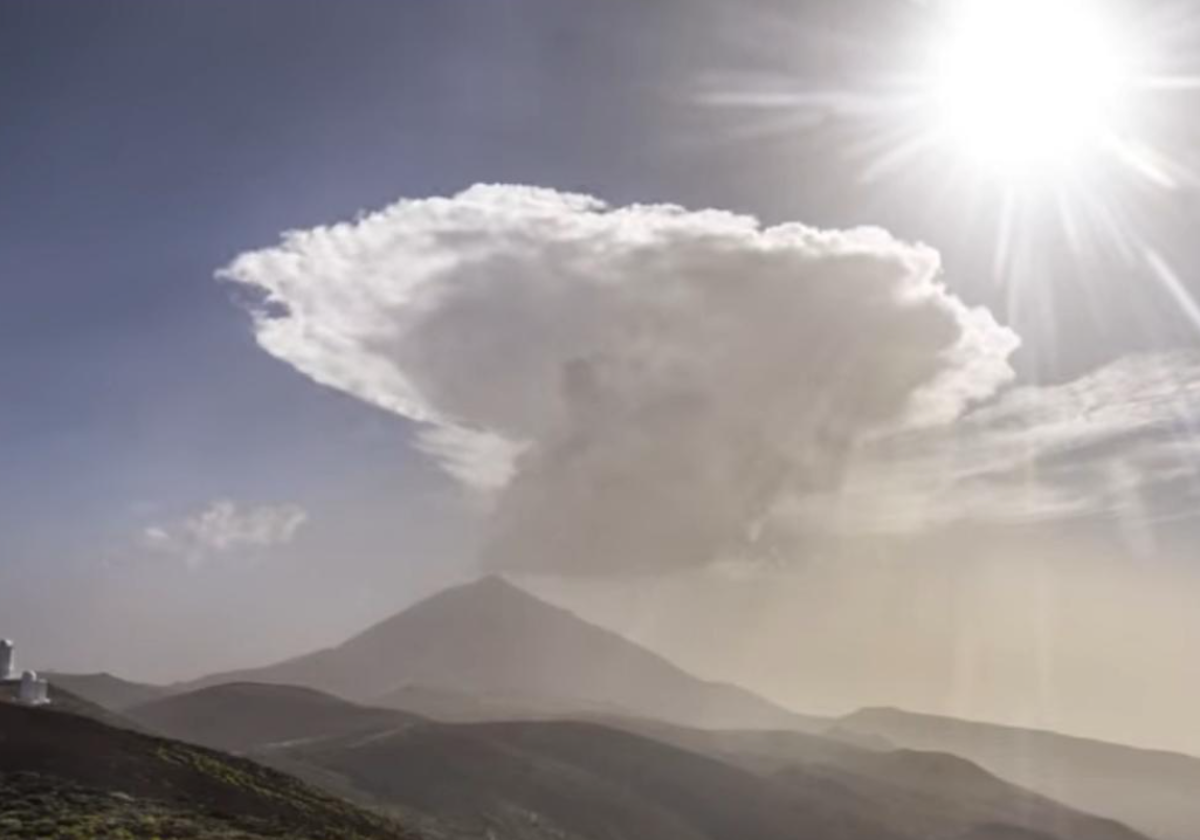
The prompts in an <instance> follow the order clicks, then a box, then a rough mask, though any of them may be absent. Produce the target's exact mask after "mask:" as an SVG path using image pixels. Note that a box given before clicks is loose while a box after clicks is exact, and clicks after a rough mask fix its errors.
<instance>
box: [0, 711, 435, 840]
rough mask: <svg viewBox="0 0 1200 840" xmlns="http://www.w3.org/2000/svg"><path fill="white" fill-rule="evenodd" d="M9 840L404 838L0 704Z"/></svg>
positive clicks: (234, 764)
mask: <svg viewBox="0 0 1200 840" xmlns="http://www.w3.org/2000/svg"><path fill="white" fill-rule="evenodd" d="M0 837H3V838H5V840H9V838H12V839H13V840H24V838H31V840H32V838H37V840H51V839H52V838H63V840H82V838H87V840H93V839H94V840H108V838H112V839H113V840H128V839H129V838H157V840H176V838H178V840H183V838H221V839H222V840H256V838H268V837H269V838H276V840H412V837H413V835H412V834H410V833H409V832H407V831H404V830H402V829H400V828H399V827H398V826H397V825H396V824H394V823H392V822H389V821H386V820H384V819H383V818H381V817H378V816H375V815H373V814H370V813H368V812H366V811H363V810H361V809H358V808H355V807H354V806H351V805H350V804H348V803H345V802H342V801H340V800H338V799H334V798H333V797H330V796H328V795H326V794H323V793H320V792H318V791H316V790H314V789H313V788H311V787H309V786H308V785H305V784H304V783H302V782H300V781H298V780H296V779H293V778H291V777H289V776H287V775H284V774H282V773H280V772H278V771H275V770H270V769H268V768H266V767H262V766H261V765H259V764H256V763H254V762H252V761H248V760H245V759H238V758H234V757H232V756H227V755H224V754H222V753H218V752H214V751H212V750H207V749H203V748H199V747H192V746H189V745H186V744H182V743H178V742H175V741H168V740H164V739H161V738H152V737H149V736H146V735H141V734H138V733H136V732H131V731H128V730H122V729H117V728H114V727H110V726H107V725H105V724H103V723H100V722H98V721H95V720H89V719H86V718H82V717H78V716H75V715H72V714H66V713H63V712H57V711H52V710H49V709H28V708H23V707H18V706H13V705H11V704H6V703H0Z"/></svg>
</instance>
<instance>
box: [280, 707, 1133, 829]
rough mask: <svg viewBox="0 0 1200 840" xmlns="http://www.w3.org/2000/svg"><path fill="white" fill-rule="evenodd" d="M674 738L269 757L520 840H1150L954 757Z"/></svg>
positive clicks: (416, 743) (465, 738) (382, 738)
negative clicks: (786, 750) (788, 750)
mask: <svg viewBox="0 0 1200 840" xmlns="http://www.w3.org/2000/svg"><path fill="white" fill-rule="evenodd" d="M647 725H648V726H656V727H657V724H647ZM675 732H676V733H677V734H676V735H675V736H674V737H675V739H676V740H678V741H680V744H682V746H681V745H678V744H671V743H667V742H666V741H665V740H659V739H655V738H650V737H644V736H642V735H640V734H635V733H633V732H628V731H621V730H617V729H613V728H610V727H606V726H601V725H597V724H589V723H579V722H569V721H557V722H545V721H543V722H520V723H493V724H475V725H443V724H417V725H413V726H409V727H406V728H403V729H401V730H392V731H382V732H378V733H373V734H366V735H358V736H353V737H346V738H333V739H326V740H322V741H314V742H310V743H306V744H302V745H298V746H295V747H293V748H285V749H283V750H280V751H275V752H272V753H271V754H270V755H268V756H265V758H266V759H267V760H274V761H278V762H280V763H281V764H282V766H285V767H287V768H288V769H289V770H294V771H295V772H298V773H300V774H301V775H303V776H305V777H306V778H310V779H313V780H314V781H317V782H319V783H321V784H324V785H327V786H330V787H331V788H332V789H334V790H337V791H339V792H341V793H344V794H346V795H349V796H353V797H356V798H360V799H362V800H363V801H367V802H371V803H373V804H376V805H382V806H387V807H390V808H392V809H395V810H396V812H397V813H398V814H402V815H404V816H405V818H406V821H411V822H412V824H415V825H420V824H421V821H422V820H429V821H432V823H433V824H437V825H443V826H444V825H453V826H455V827H456V828H458V829H459V830H460V831H463V832H466V833H486V832H487V831H489V830H490V831H493V832H495V834H496V836H502V837H506V838H514V840H549V838H559V840H562V838H570V840H585V838H586V839H587V840H595V838H604V840H643V838H653V840H702V838H703V840H725V838H735V837H748V838H755V840H813V838H820V840H930V839H931V838H936V840H959V838H961V837H973V838H978V840H984V838H989V840H990V838H996V840H1000V838H1014V840H1015V838H1029V839H1030V840H1031V839H1032V838H1035V837H1036V838H1039V840H1144V838H1143V837H1142V836H1141V835H1139V834H1137V833H1135V832H1133V831H1130V830H1128V829H1126V828H1124V827H1122V826H1120V825H1117V824H1115V823H1112V822H1109V821H1105V820H1100V819H1095V818H1092V817H1089V816H1087V815H1084V814H1079V813H1076V812H1074V811H1071V810H1070V809H1068V808H1065V807H1062V806H1060V805H1057V804H1056V803H1053V802H1050V801H1048V800H1045V799H1043V798H1042V797H1038V796H1035V795H1033V794H1030V793H1028V792H1026V791H1022V790H1019V789H1016V788H1014V787H1012V786H1011V785H1007V784H1005V783H1004V782H1001V781H1000V780H999V779H996V778H994V777H992V776H990V775H989V774H987V773H985V772H984V771H982V770H980V769H979V768H977V767H974V766H973V765H969V764H968V763H967V762H964V761H962V760H961V759H954V758H952V757H950V756H933V757H931V756H909V755H907V754H874V753H870V752H867V751H863V750H857V749H855V748H852V747H846V746H845V745H838V744H836V743H830V744H825V743H821V740H822V739H817V738H812V737H811V736H798V740H796V741H794V742H793V743H792V748H793V754H792V755H791V756H790V757H786V756H784V755H783V753H782V752H781V751H779V750H774V749H771V748H769V747H767V745H766V740H767V739H766V738H764V737H763V736H762V735H761V734H760V733H745V734H744V736H743V735H742V734H739V733H705V732H700V731H692V732H690V733H684V732H683V730H675ZM680 733H682V734H680ZM658 734H659V737H660V738H662V737H665V736H666V735H667V733H666V731H665V729H664V728H660V729H659V733H658ZM710 736H711V737H712V738H713V739H714V740H713V741H712V742H711V743H710V744H709V746H712V747H713V753H714V754H705V753H703V752H701V751H698V750H703V749H704V747H705V745H706V742H705V738H707V737H710ZM742 737H745V738H746V739H748V745H747V747H746V752H747V754H748V757H747V758H746V759H745V760H744V761H742V760H740V759H739V757H738V742H739V740H740V739H741V738H742ZM718 755H719V756H720V757H718ZM856 765H857V766H856ZM963 765H965V767H964V766H963ZM778 767H783V769H781V770H778V771H777V772H771V771H772V769H774V768H778Z"/></svg>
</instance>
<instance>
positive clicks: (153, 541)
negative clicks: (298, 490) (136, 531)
mask: <svg viewBox="0 0 1200 840" xmlns="http://www.w3.org/2000/svg"><path fill="white" fill-rule="evenodd" d="M307 520H308V513H307V512H306V511H305V510H304V508H302V507H300V506H299V505H294V504H281V505H257V506H240V505H238V504H237V503H236V502H233V501H230V500H228V499H219V500H217V501H214V502H212V503H211V504H209V505H208V506H207V507H206V508H204V509H203V510H201V511H197V512H196V513H193V514H191V515H188V516H185V517H183V518H182V519H180V520H178V521H175V522H172V523H167V524H155V525H149V526H147V527H145V528H144V529H143V530H142V533H141V543H142V545H143V546H144V547H145V548H147V549H149V550H151V551H155V552H159V553H164V554H173V555H178V556H180V557H183V558H185V559H186V560H187V562H188V564H189V565H200V564H202V563H203V562H205V561H206V560H208V559H210V558H212V557H214V556H219V555H230V554H236V553H250V554H253V553H256V552H259V551H263V550H266V549H270V548H273V547H276V546H280V545H286V544H287V543H290V542H291V541H292V540H293V538H294V537H295V536H296V533H297V531H299V530H300V528H301V526H303V525H304V523H305V522H306V521H307Z"/></svg>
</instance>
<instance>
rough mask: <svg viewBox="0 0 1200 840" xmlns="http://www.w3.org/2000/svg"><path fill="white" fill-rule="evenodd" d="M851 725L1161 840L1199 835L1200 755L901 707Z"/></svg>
mask: <svg viewBox="0 0 1200 840" xmlns="http://www.w3.org/2000/svg"><path fill="white" fill-rule="evenodd" d="M840 725H841V726H842V727H844V728H847V729H850V730H853V731H858V732H862V733H865V734H870V735H878V736H882V737H884V738H886V739H888V740H889V741H891V742H892V743H894V744H897V745H900V746H904V747H908V748H911V749H915V750H936V751H940V752H950V753H954V754H956V755H960V756H962V757H964V758H967V759H969V760H971V761H973V762H975V763H977V764H979V765H980V766H982V767H984V768H985V769H987V770H989V771H990V772H992V773H994V774H996V775H997V776H999V777H1001V778H1003V779H1006V780H1008V781H1010V782H1012V783H1014V784H1017V785H1020V786H1022V787H1026V788H1029V789H1030V790H1034V791H1037V792H1038V793H1041V794H1043V795H1045V796H1048V797H1050V798H1051V799H1054V800H1057V801H1059V802H1063V803H1066V804H1067V805H1070V806H1072V807H1075V808H1079V809H1081V810H1084V811H1088V812H1090V813H1093V814H1100V815H1103V816H1106V817H1111V818H1113V819H1116V820H1120V821H1121V822H1123V823H1125V824H1126V825H1129V826H1131V827H1133V828H1135V829H1137V830H1138V831H1141V832H1142V833H1144V834H1147V835H1149V836H1151V837H1154V838H1156V840H1196V837H1197V836H1200V759H1196V758H1192V757H1190V756H1185V755H1179V754H1175V753H1169V752H1160V751H1155V750H1143V749H1136V748H1133V747H1127V746H1121V745H1118V744H1109V743H1104V742H1100V741H1093V740H1088V739H1085V738H1074V737H1069V736H1065V735H1059V734H1057V733H1053V732H1044V731H1035V730H1028V729H1020V728H1016V727H1008V726H997V725H994V724H984V723H974V722H970V721H962V720H955V719H952V718H944V717H938V716H934V715H920V714H913V713H910V712H904V711H900V710H897V709H865V710H862V711H859V712H856V713H854V714H852V715H849V716H848V717H846V718H844V719H842V721H841V722H840Z"/></svg>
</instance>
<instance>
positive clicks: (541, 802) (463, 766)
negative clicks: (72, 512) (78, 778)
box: [60, 578, 1200, 840]
mask: <svg viewBox="0 0 1200 840" xmlns="http://www.w3.org/2000/svg"><path fill="white" fill-rule="evenodd" d="M60 679H61V680H62V681H63V684H64V685H65V684H70V685H72V686H73V687H75V688H76V689H77V690H79V691H80V692H81V693H83V694H85V696H86V694H87V691H88V690H89V689H90V690H92V691H93V692H94V697H95V699H97V701H98V702H100V703H101V704H102V705H107V706H109V708H114V709H120V710H121V712H122V714H123V716H124V719H125V720H128V721H129V722H130V723H131V724H132V725H135V726H138V727H141V728H142V729H144V730H150V731H155V732H159V733H162V734H164V735H168V736H170V737H174V738H179V739H182V740H184V741H188V742H191V743H195V744H199V745H202V746H205V747H210V748H217V749H222V750H229V751H234V752H238V753H242V754H245V755H248V756H251V757H254V758H256V759H258V760H260V761H263V762H266V763H269V764H271V765H272V766H274V767H276V768H279V769H282V770H285V771H286V772H288V773H291V774H294V775H297V776H300V777H301V778H303V779H305V780H307V781H308V782H310V783H312V784H315V785H317V786H320V787H323V788H325V789H326V790H327V791H330V792H332V793H335V794H337V795H339V796H343V797H348V798H351V799H353V800H355V801H357V802H358V803H360V804H363V805H367V806H370V807H373V808H381V809H383V810H385V811H386V812H387V813H390V814H392V815H394V816H398V817H399V818H400V819H401V821H402V822H403V823H404V824H406V825H409V826H414V827H417V828H419V829H420V830H422V831H424V832H426V833H428V834H429V835H430V836H434V837H438V836H440V837H447V838H452V837H454V838H456V837H466V836H479V835H480V834H481V833H483V832H486V831H489V830H490V831H494V832H497V833H498V834H497V836H504V837H512V838H518V840H549V839H550V838H558V840H563V838H567V840H591V838H605V840H642V838H646V839H647V840H654V839H655V838H662V839H663V840H701V838H706V839H709V838H710V839H711V840H724V838H728V837H754V838H756V840H793V838H794V840H801V838H803V840H810V838H837V839H838V840H929V839H930V838H934V840H1141V838H1146V837H1148V838H1153V840H1194V837H1192V836H1191V834H1190V833H1189V829H1188V826H1191V825H1198V824H1200V813H1198V812H1197V810H1196V805H1195V802H1196V801H1197V798H1196V797H1195V796H1194V795H1193V794H1194V793H1195V791H1200V784H1198V780H1200V775H1198V774H1197V773H1196V769H1197V767H1200V760H1196V759H1189V758H1186V757H1183V756H1175V755H1170V754H1163V753H1155V752H1152V751H1145V750H1137V749H1133V748H1127V747H1119V746H1115V745H1105V744H1098V743H1096V742H1088V741H1083V740H1081V739H1069V738H1064V737H1062V736H1056V735H1051V734H1049V733H1028V732H1025V731H1023V730H1010V729H1004V728H1002V727H986V726H982V725H976V724H969V723H965V722H960V721H950V720H945V719H935V718H928V717H924V716H915V715H907V714H905V713H901V712H894V711H884V710H868V711H863V712H860V713H856V714H853V715H849V716H847V717H845V718H842V719H836V720H834V719H828V720H823V719H820V718H813V717H808V716H804V715H801V714H797V713H794V712H791V711H789V710H787V709H783V708H780V707H778V706H775V705H773V704H771V703H769V702H768V701H766V700H764V699H762V698H759V697H757V696H755V695H753V694H752V693H749V692H746V691H743V690H741V689H738V688H736V687H733V686H729V685H723V684H718V683H710V682H705V681H703V680H700V679H697V678H695V677H693V676H691V675H689V674H687V673H686V672H684V671H682V670H680V669H679V668H677V667H675V666H674V665H672V664H671V663H670V662H668V661H667V660H665V659H663V658H662V657H659V656H657V655H655V654H653V653H651V652H649V651H646V650H644V649H642V648H640V647H638V646H637V645H635V644H633V643H631V642H629V641H627V640H625V639H623V638H621V637H620V636H617V635H616V634H614V633H611V632H609V631H607V630H604V629H602V628H600V627H597V626H594V625H591V624H588V623H587V622H584V621H582V620H580V619H578V618H576V617H575V616H574V615H572V614H571V613H569V612H567V611H565V610H562V609H559V608H557V607H553V606H551V605H549V604H546V603H544V602H542V601H540V600H539V599H537V598H535V597H534V596H532V595H529V594H528V593H526V592H524V591H523V590H521V589H519V588H517V587H515V586H513V585H511V584H509V583H506V582H504V581H502V580H499V579H495V578H488V579H485V580H483V581H480V582H478V583H474V584H469V585H466V586H461V587H456V588H454V589H450V590H447V591H445V592H442V593H440V594H438V595H435V596H434V597H432V598H430V599H428V600H426V601H423V602H421V603H419V604H417V605H415V606H413V607H411V608H409V609H407V610H405V611H403V612H401V613H399V614H397V615H396V616H394V617H392V618H390V619H388V620H386V621H384V622H382V623H380V624H377V625H375V626H374V627H372V628H369V629H368V630H366V631H365V632H363V633H361V634H359V635H357V636H355V637H354V638H352V639H350V640H348V641H347V642H345V643H344V644H342V645H339V646H337V647H333V648H329V649H326V650H322V651H318V652H315V653H312V654H309V655H306V656H302V657H299V658H296V659H292V660H288V661H286V662H282V663H278V664H276V665H272V666H268V667H265V668H261V669H253V670H249V671H240V672H235V673H230V674H219V675H213V676H210V677H206V678H204V679H201V680H197V681H195V682H194V683H191V684H188V685H176V686H172V687H170V688H159V687H153V686H140V685H138V684H136V683H128V682H125V681H122V680H119V679H116V678H113V677H109V676H106V675H99V676H97V675H92V676H86V677H71V676H62V677H60ZM416 707H419V708H416ZM449 721H454V723H450V722H449ZM1122 823H1124V825H1122ZM1126 826H1128V827H1126Z"/></svg>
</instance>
